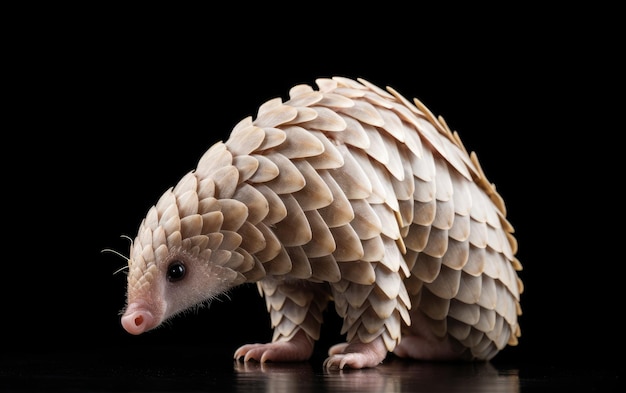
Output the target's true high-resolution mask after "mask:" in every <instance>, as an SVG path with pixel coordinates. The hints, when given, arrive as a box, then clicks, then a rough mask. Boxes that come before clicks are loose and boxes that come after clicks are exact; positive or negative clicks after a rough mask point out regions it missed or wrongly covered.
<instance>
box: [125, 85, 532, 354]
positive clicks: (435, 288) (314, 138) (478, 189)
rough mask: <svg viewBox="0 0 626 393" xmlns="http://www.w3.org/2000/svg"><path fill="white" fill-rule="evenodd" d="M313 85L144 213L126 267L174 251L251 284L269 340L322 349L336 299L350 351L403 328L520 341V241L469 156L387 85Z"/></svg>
mask: <svg viewBox="0 0 626 393" xmlns="http://www.w3.org/2000/svg"><path fill="white" fill-rule="evenodd" d="M315 82H316V84H317V90H316V89H314V88H313V87H311V86H310V85H305V84H302V85H297V86H294V87H293V88H291V89H290V90H289V100H287V101H285V102H283V101H282V100H281V99H280V98H275V99H271V100H269V101H267V102H266V103H264V104H262V105H261V106H260V107H259V109H258V112H257V116H256V118H254V119H253V118H252V117H247V118H245V119H242V120H241V121H240V122H239V123H238V124H237V125H236V126H235V127H234V128H233V130H232V132H231V135H230V137H229V138H228V140H227V141H225V142H219V143H216V144H215V145H213V146H212V147H211V148H210V149H208V150H207V152H206V153H205V154H204V155H203V156H202V157H201V158H200V160H199V162H198V166H197V168H196V170H195V171H193V172H190V173H188V174H187V175H186V176H184V177H183V178H182V179H181V180H180V182H179V183H178V184H177V185H176V186H175V187H174V188H172V189H170V190H168V191H166V192H165V193H164V194H163V196H162V197H161V198H160V200H159V201H158V203H157V204H156V205H155V207H154V208H153V209H151V210H149V212H148V214H147V215H146V218H145V220H144V221H143V222H142V224H141V226H140V233H139V235H138V236H137V238H136V240H135V242H134V245H133V247H134V249H133V250H134V251H133V253H132V254H131V255H132V256H133V257H132V258H131V261H129V263H144V264H146V265H147V264H148V263H149V262H148V261H152V260H155V259H159V258H161V259H162V258H164V257H165V256H166V255H167V253H168V252H169V251H168V250H170V249H172V248H173V247H181V246H184V247H187V248H188V249H189V251H190V252H192V253H193V254H194V255H197V256H203V257H205V258H207V259H208V260H211V261H213V263H216V264H220V266H224V267H228V268H230V269H232V270H233V271H236V272H237V273H238V274H243V275H244V276H245V279H246V280H248V281H249V282H258V283H259V284H258V285H259V291H260V293H261V294H262V295H263V296H264V297H265V299H266V304H267V308H268V312H269V313H270V318H271V323H272V326H273V327H274V338H273V339H274V340H275V341H276V340H288V339H290V338H292V337H293V336H294V335H295V334H296V332H297V331H299V330H301V329H302V330H304V331H305V332H306V333H307V335H309V337H312V338H313V339H318V338H319V330H320V329H319V327H320V324H321V323H322V312H323V311H324V309H325V308H326V306H327V304H328V302H329V301H330V299H331V298H332V299H333V301H334V306H335V309H336V311H337V312H338V314H339V315H340V316H341V317H343V318H344V324H343V327H342V333H344V334H347V339H348V340H360V341H362V342H370V341H372V340H374V339H375V338H376V337H381V338H382V339H383V341H384V343H385V345H386V346H387V348H388V349H389V350H390V351H391V350H393V348H394V347H395V346H396V345H397V344H398V343H399V342H400V340H401V332H402V331H403V326H405V327H406V326H408V325H411V320H410V318H411V316H410V315H424V316H425V317H424V318H421V319H420V323H421V324H423V326H419V327H415V326H411V329H429V330H430V332H432V333H433V334H435V335H436V336H437V337H442V338H444V337H448V338H449V339H451V340H456V342H458V343H460V344H461V345H462V346H465V347H467V349H468V351H469V352H470V353H471V354H472V355H473V356H476V357H480V358H490V357H492V356H494V355H495V354H496V353H497V352H498V350H500V349H501V348H503V347H504V345H506V344H507V343H509V344H510V343H513V344H514V343H516V342H517V337H519V335H520V329H519V325H518V324H517V316H518V315H520V314H521V308H520V306H519V295H520V294H521V293H522V291H523V285H522V282H521V280H520V279H519V277H518V276H517V273H516V272H517V271H518V270H521V268H522V266H521V264H520V263H519V261H518V260H517V259H516V258H515V254H516V252H517V242H516V240H515V238H514V237H513V235H512V232H513V227H512V226H511V225H510V223H509V222H508V221H507V219H506V211H505V207H504V202H503V201H502V198H501V197H500V195H499V194H498V193H497V192H496V190H495V187H494V186H493V185H492V184H491V183H489V182H488V181H487V179H486V177H485V175H484V172H483V170H482V168H481V167H480V164H479V163H478V160H477V158H476V155H475V154H474V153H469V154H468V153H467V152H466V151H465V148H464V147H463V144H462V143H461V141H460V138H459V136H458V134H457V133H456V132H453V131H451V130H450V129H449V128H448V126H447V124H446V123H445V121H444V120H443V119H442V118H436V117H435V116H434V115H433V114H432V113H431V112H430V111H429V110H428V108H427V107H426V106H425V105H424V104H422V103H421V101H419V100H417V99H414V100H413V101H409V100H407V99H406V98H405V97H403V96H402V95H401V94H399V93H398V92H397V91H396V90H394V89H393V88H387V90H384V89H381V88H379V87H377V86H375V85H373V84H371V83H369V82H368V81H365V80H363V79H358V80H352V79H348V78H344V77H333V78H321V79H317V80H316V81H315ZM153 248H154V250H152V249H153ZM329 288H330V289H329ZM407 332H410V330H407Z"/></svg>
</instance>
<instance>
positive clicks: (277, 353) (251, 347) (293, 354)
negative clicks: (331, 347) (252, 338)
mask: <svg viewBox="0 0 626 393" xmlns="http://www.w3.org/2000/svg"><path fill="white" fill-rule="evenodd" d="M312 354H313V341H312V340H311V339H310V338H309V337H308V336H307V335H306V334H305V333H304V332H303V331H299V332H298V333H296V335H295V336H294V337H293V338H292V339H291V340H290V341H277V342H273V343H267V344H246V345H243V346H241V347H239V349H237V350H236V351H235V359H240V358H242V357H243V360H244V361H246V362H247V361H249V360H256V361H258V362H261V363H265V362H300V361H305V360H308V359H309V358H310V357H311V355H312Z"/></svg>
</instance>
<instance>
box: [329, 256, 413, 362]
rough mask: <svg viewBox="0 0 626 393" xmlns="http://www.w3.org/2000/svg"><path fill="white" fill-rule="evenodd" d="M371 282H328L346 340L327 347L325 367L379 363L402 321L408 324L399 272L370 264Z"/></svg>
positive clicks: (398, 333) (396, 337)
mask: <svg viewBox="0 0 626 393" xmlns="http://www.w3.org/2000/svg"><path fill="white" fill-rule="evenodd" d="M372 266H374V273H375V282H374V283H370V284H366V283H363V284H359V283H355V282H350V281H347V280H342V281H341V282H339V283H336V284H332V288H333V297H334V301H335V308H336V310H337V313H338V314H339V315H340V316H341V317H342V318H343V321H344V322H343V328H342V334H344V333H346V334H347V343H344V344H337V345H335V346H333V347H331V348H330V350H329V357H328V358H327V359H326V360H325V362H324V367H325V368H327V369H343V368H346V367H348V368H366V367H375V366H377V365H378V364H380V363H381V362H382V361H383V360H384V359H385V358H386V356H387V354H388V353H389V352H390V351H393V349H394V348H395V347H396V345H397V344H398V343H399V342H400V337H401V327H402V321H403V320H404V323H409V314H408V308H409V307H410V302H409V298H408V294H407V292H406V289H405V288H404V284H403V282H402V279H401V273H400V272H399V271H394V270H393V269H390V268H389V267H388V266H387V265H386V264H383V263H373V264H372Z"/></svg>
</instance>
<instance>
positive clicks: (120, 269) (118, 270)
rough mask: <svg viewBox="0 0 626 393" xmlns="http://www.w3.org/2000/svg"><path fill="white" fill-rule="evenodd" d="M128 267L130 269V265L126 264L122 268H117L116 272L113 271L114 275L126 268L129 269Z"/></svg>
mask: <svg viewBox="0 0 626 393" xmlns="http://www.w3.org/2000/svg"><path fill="white" fill-rule="evenodd" d="M127 269H128V265H126V266H122V267H121V268H119V269H117V270H116V271H114V272H113V275H116V274H117V273H120V272H122V271H124V270H127Z"/></svg>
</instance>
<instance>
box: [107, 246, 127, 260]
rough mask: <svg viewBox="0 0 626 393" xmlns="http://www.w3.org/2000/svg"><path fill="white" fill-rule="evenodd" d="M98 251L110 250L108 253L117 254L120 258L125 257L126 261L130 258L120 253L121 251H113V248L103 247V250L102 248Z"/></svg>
mask: <svg viewBox="0 0 626 393" xmlns="http://www.w3.org/2000/svg"><path fill="white" fill-rule="evenodd" d="M100 252H110V253H113V254H115V255H117V256H119V257H121V258H123V259H125V260H126V262H128V260H129V259H130V258H128V257H127V256H126V255H124V254H122V253H121V252H119V251H115V250H113V249H111V248H105V249H103V250H102V251H100Z"/></svg>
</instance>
